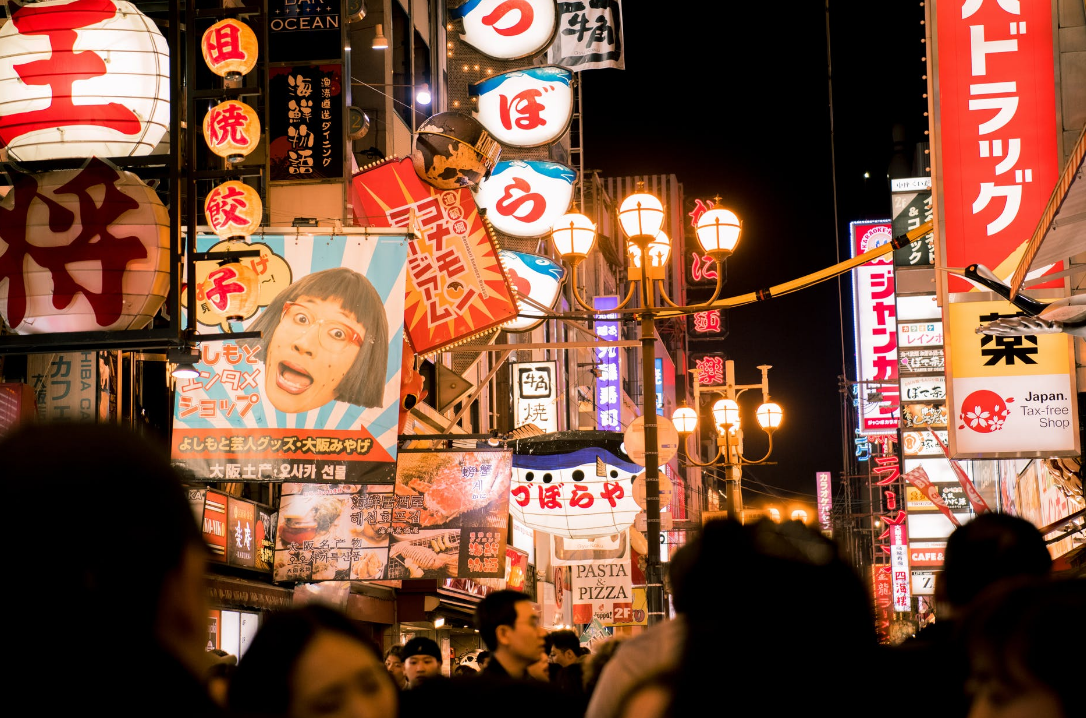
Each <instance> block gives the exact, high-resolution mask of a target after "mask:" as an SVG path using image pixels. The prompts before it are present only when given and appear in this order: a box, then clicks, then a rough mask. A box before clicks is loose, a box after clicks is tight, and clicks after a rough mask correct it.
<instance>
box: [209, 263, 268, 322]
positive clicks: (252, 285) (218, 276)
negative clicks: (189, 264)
mask: <svg viewBox="0 0 1086 718" xmlns="http://www.w3.org/2000/svg"><path fill="white" fill-rule="evenodd" d="M198 267H199V268H198V269H197V277H199V278H200V280H199V284H198V285H197V289H196V300H197V301H198V302H203V301H206V302H209V303H210V304H211V306H212V308H213V311H215V312H216V313H218V314H221V315H222V316H224V317H226V318H227V319H228V320H230V321H232V322H240V321H241V320H243V319H245V318H246V317H248V316H250V315H251V314H253V313H254V312H255V311H256V310H257V307H259V306H260V277H259V276H258V275H257V273H256V271H255V270H253V268H252V267H250V266H248V265H247V264H244V263H243V262H242V261H240V260H236V259H235V260H227V261H224V262H221V263H219V264H218V265H212V264H211V263H210V262H200V263H199V265H198ZM205 272H206V274H205ZM201 275H203V276H201Z"/></svg>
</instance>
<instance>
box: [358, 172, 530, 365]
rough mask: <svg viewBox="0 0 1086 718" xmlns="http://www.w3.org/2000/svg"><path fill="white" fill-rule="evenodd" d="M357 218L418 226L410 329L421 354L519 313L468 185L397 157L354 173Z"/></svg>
mask: <svg viewBox="0 0 1086 718" xmlns="http://www.w3.org/2000/svg"><path fill="white" fill-rule="evenodd" d="M353 186H354V194H355V198H354V212H355V220H356V221H357V223H358V224H360V225H362V226H369V227H402V228H405V229H410V228H413V229H415V230H416V231H418V232H419V233H420V234H421V235H422V238H421V239H417V238H411V239H410V241H409V243H408V248H407V251H408V256H409V259H408V263H407V269H408V276H407V285H406V289H405V291H406V296H407V299H406V301H405V303H404V312H405V314H404V319H403V321H404V324H405V326H404V331H405V332H406V334H407V338H408V341H410V342H411V346H412V348H414V350H415V353H416V354H427V353H432V352H433V351H435V350H437V349H441V348H443V347H447V346H451V345H453V344H459V343H462V342H464V341H465V340H467V339H471V338H473V337H476V336H479V335H480V334H485V333H488V332H490V331H492V330H495V329H497V328H498V327H500V326H502V325H504V324H505V323H506V322H508V321H510V320H511V319H513V318H514V317H516V315H517V311H518V309H517V303H516V299H515V294H514V290H513V288H512V287H511V286H510V284H509V280H508V278H507V277H506V276H505V273H504V271H503V269H502V264H501V260H500V259H499V257H498V246H497V242H496V241H495V239H494V237H493V235H492V234H491V233H490V231H489V230H488V229H487V227H486V225H485V224H484V222H483V219H482V216H481V215H480V214H479V210H478V208H477V207H476V205H475V200H474V199H473V198H472V196H471V191H470V190H468V189H455V190H439V189H436V188H434V187H432V186H430V185H428V184H425V183H423V181H422V180H420V179H419V177H418V175H417V174H416V173H415V168H414V166H413V165H412V162H411V160H410V159H404V160H397V159H395V158H393V159H391V160H388V161H386V162H382V163H379V164H376V165H371V166H370V167H367V168H366V169H365V170H363V171H362V172H359V173H358V174H356V175H355V176H354V182H353Z"/></svg>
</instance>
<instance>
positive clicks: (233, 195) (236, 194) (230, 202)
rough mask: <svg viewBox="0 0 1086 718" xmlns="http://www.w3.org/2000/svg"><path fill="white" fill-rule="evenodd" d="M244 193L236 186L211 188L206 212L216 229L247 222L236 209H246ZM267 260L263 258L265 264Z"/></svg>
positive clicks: (240, 225) (241, 225) (242, 224)
mask: <svg viewBox="0 0 1086 718" xmlns="http://www.w3.org/2000/svg"><path fill="white" fill-rule="evenodd" d="M244 197H245V193H244V192H242V191H241V190H240V189H238V188H237V187H226V189H223V187H222V186H219V187H216V188H215V189H213V190H211V194H210V196H209V197H208V200H207V213H208V215H210V219H211V224H212V225H213V226H214V227H215V228H216V229H222V228H223V227H227V226H229V225H231V224H233V225H236V226H238V227H243V226H245V225H247V224H249V220H247V219H246V218H244V217H242V216H241V215H239V214H238V210H243V209H248V208H249V203H248V202H246V201H245V200H244V199H239V198H244ZM267 263H268V260H267V259H265V260H264V266H267Z"/></svg>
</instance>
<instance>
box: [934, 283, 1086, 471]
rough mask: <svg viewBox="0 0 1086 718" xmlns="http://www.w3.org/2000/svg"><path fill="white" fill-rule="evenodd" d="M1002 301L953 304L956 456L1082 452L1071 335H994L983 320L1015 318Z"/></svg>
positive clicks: (1014, 312)
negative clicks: (984, 327) (984, 329)
mask: <svg viewBox="0 0 1086 718" xmlns="http://www.w3.org/2000/svg"><path fill="white" fill-rule="evenodd" d="M1019 313H1020V312H1019V310H1018V309H1017V308H1016V307H1014V306H1013V305H1011V304H1010V303H1009V302H1005V301H995V302H955V303H953V304H951V305H950V307H949V308H948V314H949V318H950V319H949V321H950V337H951V344H950V347H949V354H950V369H951V371H950V374H951V376H952V377H953V379H952V383H951V397H952V400H953V401H952V407H951V410H950V412H949V413H950V420H951V422H952V428H953V430H954V431H953V433H952V435H951V436H952V439H953V443H952V444H951V448H952V455H953V456H954V457H956V458H969V457H976V458H981V457H983V458H1000V457H1008V458H1010V457H1012V456H1027V455H1032V456H1044V457H1049V456H1056V455H1077V454H1078V451H1079V447H1078V436H1079V433H1078V420H1077V416H1076V412H1077V401H1076V400H1077V395H1076V391H1075V387H1074V384H1073V380H1072V373H1073V369H1074V366H1073V365H1072V363H1071V346H1070V339H1069V338H1068V336H1067V335H1066V334H1038V335H1035V336H1030V335H1025V336H992V335H988V334H977V333H976V331H975V330H976V328H977V327H978V326H980V325H981V324H985V323H987V322H990V321H993V320H995V319H997V318H1002V317H1013V316H1016V315H1018V314H1019Z"/></svg>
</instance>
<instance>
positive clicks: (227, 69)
mask: <svg viewBox="0 0 1086 718" xmlns="http://www.w3.org/2000/svg"><path fill="white" fill-rule="evenodd" d="M200 51H201V52H202V53H203V56H204V62H206V63H207V66H208V68H210V70H211V71H212V72H214V73H215V74H216V75H218V76H219V77H225V78H226V79H227V80H236V79H238V78H240V77H241V76H242V75H245V74H247V73H249V72H250V71H251V70H252V69H253V68H254V67H256V59H257V41H256V33H254V32H253V31H252V30H251V29H249V26H248V25H246V24H245V23H243V22H241V21H240V20H235V19H234V18H227V19H225V20H220V21H219V22H217V23H215V24H214V25H212V26H211V27H209V28H208V29H207V31H206V32H204V36H203V38H202V39H201V40H200Z"/></svg>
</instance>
